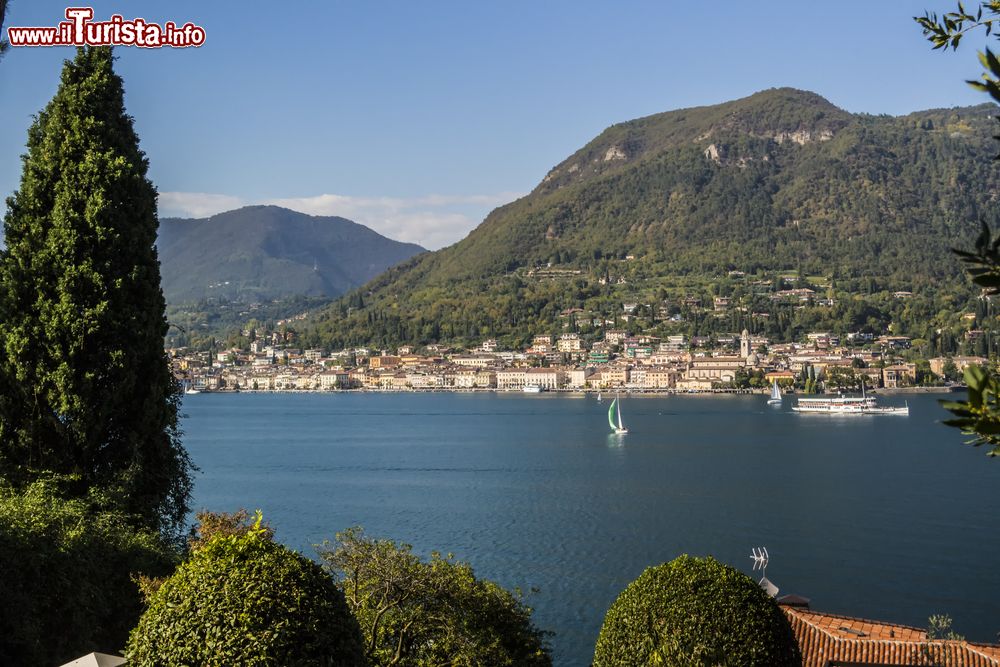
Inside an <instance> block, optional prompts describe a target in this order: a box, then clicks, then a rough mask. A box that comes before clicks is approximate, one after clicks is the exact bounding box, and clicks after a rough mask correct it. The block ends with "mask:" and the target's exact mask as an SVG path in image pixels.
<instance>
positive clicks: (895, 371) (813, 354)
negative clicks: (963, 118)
mask: <svg viewBox="0 0 1000 667" xmlns="http://www.w3.org/2000/svg"><path fill="white" fill-rule="evenodd" d="M244 333H245V334H247V335H248V336H250V337H252V338H254V340H253V341H252V342H251V343H250V345H249V348H248V349H228V350H224V351H221V352H211V351H190V350H187V349H184V348H173V349H169V350H168V355H169V356H170V358H171V360H172V366H173V370H174V374H175V377H177V379H178V380H179V381H180V382H181V383H182V385H183V386H184V387H185V389H186V390H187V391H188V392H190V393H194V392H201V391H336V390H375V391H441V390H445V391H447V390H451V391H473V390H496V391H557V390H565V391H600V390H623V391H638V392H658V393H672V392H718V391H754V390H759V391H766V390H767V389H769V388H770V387H771V386H772V384H773V383H774V382H775V381H777V383H778V384H779V385H780V386H781V387H782V388H784V389H785V390H789V389H793V390H797V391H802V392H805V393H815V392H819V391H836V390H851V389H858V390H859V389H860V388H861V386H862V383H863V384H864V386H865V387H867V388H869V389H885V390H900V389H905V388H916V387H946V386H949V385H950V384H951V383H952V382H954V381H957V380H959V379H960V378H961V374H962V371H963V370H964V369H965V368H966V367H967V366H968V365H970V364H980V365H984V364H987V363H988V359H987V358H985V357H978V356H954V357H936V358H932V359H926V360H924V359H915V358H913V356H912V354H911V340H910V339H909V338H908V337H906V336H881V337H875V336H874V335H871V334H864V333H859V334H852V335H848V336H846V337H845V340H843V341H842V340H841V338H840V337H839V336H837V335H834V334H831V333H828V332H814V333H809V334H807V335H806V336H805V340H803V341H802V342H795V343H772V341H770V340H768V339H766V338H763V337H759V336H752V335H750V333H749V332H748V331H746V330H744V331H743V332H741V333H738V334H736V333H734V334H725V335H716V336H713V337H711V338H709V337H691V338H688V337H686V336H682V335H676V336H668V337H666V338H664V339H660V338H657V337H654V336H646V335H631V334H630V333H629V332H628V331H627V330H625V329H611V330H607V331H606V332H605V333H604V336H603V339H601V340H597V341H593V342H590V343H589V344H588V343H587V342H586V341H585V340H584V339H583V338H582V337H581V336H579V335H578V334H575V333H563V334H560V335H539V336H535V337H534V339H533V340H532V343H531V345H530V346H529V347H528V348H526V349H522V350H500V349H498V346H497V342H496V340H495V339H487V340H484V341H483V342H482V344H481V345H479V346H478V347H477V348H475V349H471V350H457V349H450V348H447V347H444V346H438V345H429V346H426V347H423V348H420V349H417V348H415V347H414V346H408V345H406V346H401V347H399V348H397V349H395V350H391V351H390V350H373V349H368V348H355V349H349V350H341V351H338V352H328V351H326V350H322V349H299V348H295V347H294V343H293V342H289V341H288V340H286V338H287V337H288V334H287V333H285V332H281V331H276V332H272V333H270V334H267V335H262V336H260V337H258V336H257V335H256V332H254V331H245V332H244Z"/></svg>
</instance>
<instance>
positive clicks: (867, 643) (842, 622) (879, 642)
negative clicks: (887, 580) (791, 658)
mask: <svg viewBox="0 0 1000 667" xmlns="http://www.w3.org/2000/svg"><path fill="white" fill-rule="evenodd" d="M781 610H782V611H783V612H785V616H787V617H788V621H789V623H790V624H791V626H792V630H793V632H794V633H795V638H796V639H797V640H798V642H799V649H800V650H801V652H802V665H803V667H827V666H828V665H839V664H850V665H924V664H931V663H929V662H928V661H929V660H930V661H932V662H933V664H947V665H949V666H950V667H1000V646H997V645H993V644H973V643H971V642H966V641H956V640H940V639H938V640H932V641H928V639H927V632H926V631H925V630H922V629H920V628H914V627H910V626H908V625H897V624H895V623H883V622H880V621H869V620H866V619H861V618H852V617H850V616H839V615H837V614H824V613H820V612H816V611H811V610H809V609H803V608H799V607H789V606H782V607H781Z"/></svg>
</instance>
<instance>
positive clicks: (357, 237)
mask: <svg viewBox="0 0 1000 667" xmlns="http://www.w3.org/2000/svg"><path fill="white" fill-rule="evenodd" d="M157 247H158V250H159V255H160V267H161V269H160V270H161V273H162V282H163V293H164V295H165V296H166V298H167V301H168V302H171V303H179V302H184V301H195V300H199V299H204V298H211V297H223V298H226V299H229V300H234V301H264V300H270V299H275V298H280V297H285V296H296V295H306V296H338V295H340V294H343V293H344V292H347V291H348V290H351V289H353V288H355V287H357V286H359V285H362V284H364V283H365V282H367V281H369V280H371V279H372V278H374V277H375V276H377V275H378V274H380V273H382V272H383V271H384V270H385V269H387V268H388V267H390V266H392V265H394V264H398V263H399V262H401V261H403V260H405V259H408V258H410V257H412V256H414V255H417V254H419V253H422V252H424V249H423V248H421V247H420V246H418V245H415V244H413V243H400V242H398V241H393V240H391V239H387V238H386V237H384V236H381V235H379V234H377V233H376V232H374V231H372V230H371V229H368V228H367V227H365V226H363V225H359V224H357V223H355V222H351V221H350V220H347V219H345V218H338V217H319V216H312V215H306V214H305V213H297V212H295V211H290V210H288V209H285V208H280V207H278V206H247V207H245V208H241V209H237V210H235V211H228V212H226V213H220V214H218V215H213V216H212V217H210V218H205V219H197V220H193V219H183V218H162V219H161V220H160V232H159V238H158V240H157Z"/></svg>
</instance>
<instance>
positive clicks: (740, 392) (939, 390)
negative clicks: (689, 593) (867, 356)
mask: <svg viewBox="0 0 1000 667" xmlns="http://www.w3.org/2000/svg"><path fill="white" fill-rule="evenodd" d="M965 389H966V387H965V386H964V385H955V386H950V387H893V388H884V389H869V390H868V392H869V393H871V394H881V395H885V396H892V395H900V394H902V395H905V394H950V393H954V392H959V391H965ZM614 391H615V393H620V394H625V395H628V396H720V395H722V396H734V395H736V396H755V395H756V396H767V395H768V394H769V393H770V392H769V391H768V390H767V389H618V390H614ZM601 392H605V393H609V394H610V393H611V392H612V390H611V389H600V390H597V389H546V390H544V391H541V392H525V391H523V390H521V389H495V388H474V387H461V388H457V387H438V388H413V389H368V388H356V389H201V390H199V392H198V393H199V394H329V395H335V394H484V393H492V394H521V395H523V396H533V395H544V394H560V395H567V394H568V395H574V396H576V395H579V396H581V397H586V396H590V395H592V394H593V395H596V394H600V393H601ZM848 393H859V392H848ZM185 395H186V396H187V395H192V394H185ZM193 395H197V394H193ZM836 395H838V394H837V393H826V394H803V393H799V392H787V393H785V394H783V396H814V397H822V396H836Z"/></svg>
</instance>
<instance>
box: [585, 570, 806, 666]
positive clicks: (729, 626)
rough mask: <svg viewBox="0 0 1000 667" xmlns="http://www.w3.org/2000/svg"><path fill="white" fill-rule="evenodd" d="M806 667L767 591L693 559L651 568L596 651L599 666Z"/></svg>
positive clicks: (625, 594) (608, 621) (618, 605)
mask: <svg viewBox="0 0 1000 667" xmlns="http://www.w3.org/2000/svg"><path fill="white" fill-rule="evenodd" d="M799 664H801V656H800V655H799V649H798V644H797V643H796V641H795V636H794V635H793V633H792V629H791V627H790V626H789V624H788V621H787V619H786V618H785V616H784V614H782V613H781V610H780V609H779V608H778V605H777V604H776V603H775V602H774V600H772V599H771V598H770V597H768V595H767V594H766V593H765V592H764V591H763V590H762V589H761V588H760V586H758V585H757V584H756V583H755V582H754V581H753V580H752V579H750V577H748V576H746V575H745V574H743V573H741V572H739V571H737V570H735V569H733V568H731V567H729V566H727V565H723V564H722V563H720V562H718V561H717V560H715V559H714V558H711V557H709V558H692V557H691V556H686V555H685V556H680V557H678V558H675V559H674V560H672V561H670V562H669V563H664V564H662V565H657V566H656V567H649V568H646V570H645V571H644V572H643V573H642V574H641V575H639V577H638V578H637V579H636V580H635V581H633V582H632V583H630V584H629V585H628V586H627V587H626V588H625V590H624V591H622V593H621V594H620V595H619V596H618V598H617V599H616V600H615V601H614V603H613V604H612V605H611V608H610V609H608V613H607V615H606V616H605V617H604V624H603V625H602V626H601V634H600V635H599V636H598V639H597V647H596V649H595V651H594V667H619V666H620V667H636V666H639V665H646V666H652V665H691V666H692V667H695V666H705V667H708V666H710V665H742V666H744V667H753V666H755V665H758V666H760V667H781V666H783V665H788V666H791V665H799Z"/></svg>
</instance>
